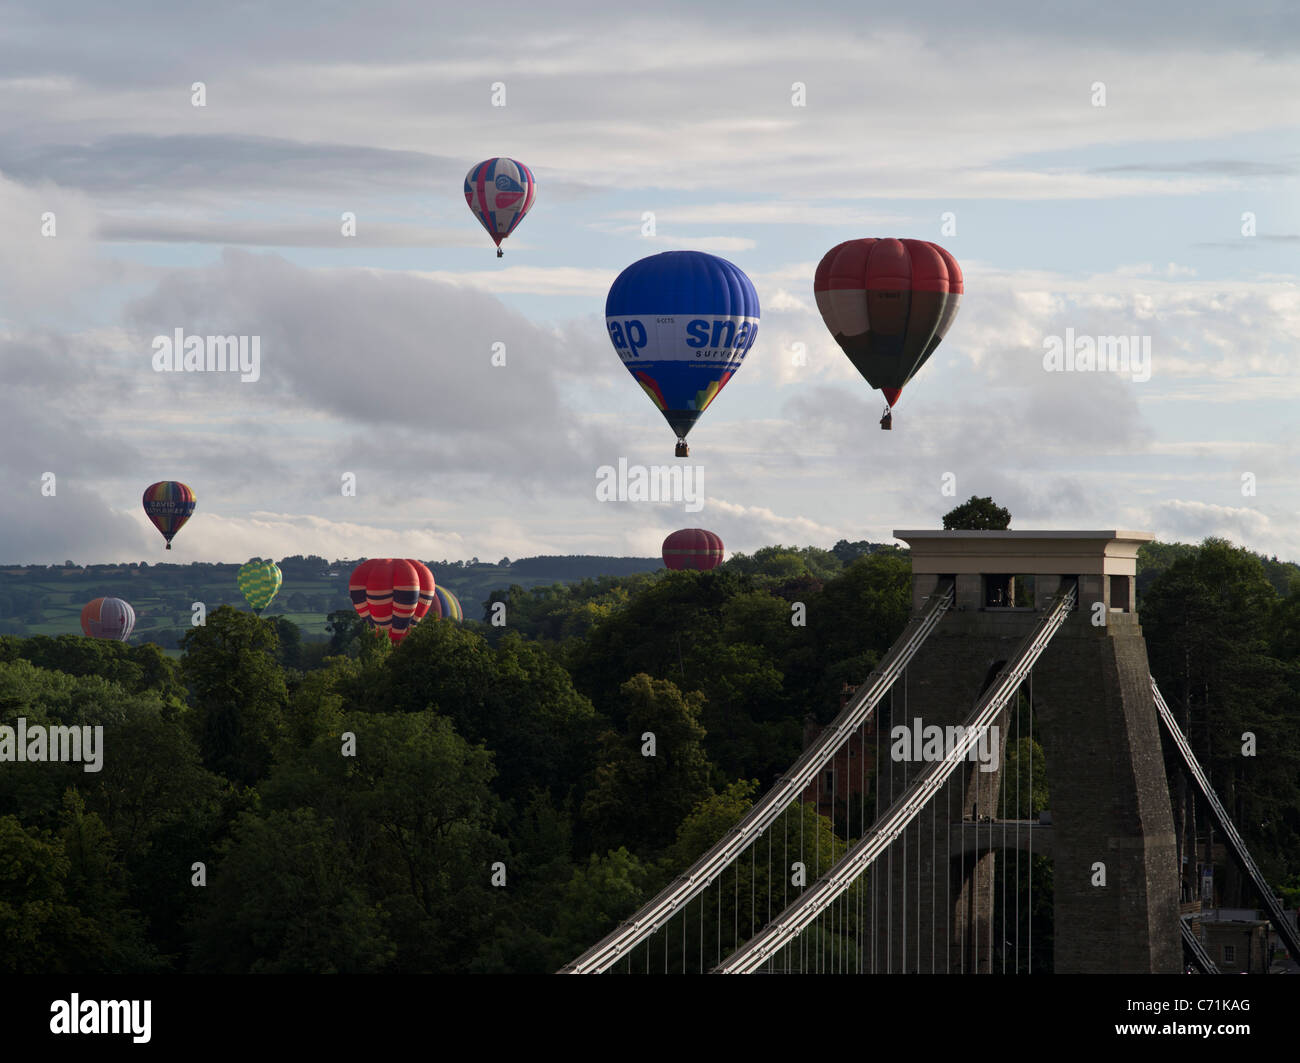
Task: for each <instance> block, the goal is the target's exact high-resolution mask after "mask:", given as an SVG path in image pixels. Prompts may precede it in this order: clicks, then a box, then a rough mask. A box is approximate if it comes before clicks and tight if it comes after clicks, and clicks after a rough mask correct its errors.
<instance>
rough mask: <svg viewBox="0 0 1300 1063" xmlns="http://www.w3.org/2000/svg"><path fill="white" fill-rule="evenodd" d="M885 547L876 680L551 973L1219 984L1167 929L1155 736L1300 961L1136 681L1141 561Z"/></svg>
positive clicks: (1082, 540)
mask: <svg viewBox="0 0 1300 1063" xmlns="http://www.w3.org/2000/svg"><path fill="white" fill-rule="evenodd" d="M894 534H895V536H896V537H897V538H899V539H902V540H904V541H905V542H907V543H908V544H909V546H910V547H911V554H912V593H913V602H912V604H913V609H912V618H911V620H910V621H909V623H908V624H907V626H906V628H905V629H904V631H903V633H902V635H901V636H900V637H899V638H898V639H897V641H896V642H895V643H894V645H893V646H892V647H891V648H890V650H889V651H888V653H887V654H886V655H885V657H884V658H883V659H882V660H881V661H880V663H879V666H878V667H877V668H876V670H875V671H874V672H873V673H872V674H871V676H870V677H869V678H868V679H867V681H866V682H865V683H863V684H861V685H860V686H859V687H858V688H857V689H856V691H855V692H854V695H853V696H852V698H851V699H850V700H849V701H848V702H847V703H846V704H845V705H844V707H843V709H842V710H841V712H840V713H839V715H838V716H837V717H836V718H835V719H834V720H833V721H832V722H831V723H830V724H829V725H828V726H826V727H825V728H824V729H823V730H822V731H821V733H820V734H819V735H818V736H817V737H816V739H815V740H814V741H812V742H811V744H809V745H808V747H807V748H806V749H805V750H804V752H803V753H802V754H801V755H800V757H799V758H798V760H796V761H795V763H794V764H793V766H792V767H791V768H790V769H789V770H788V771H787V772H786V773H785V774H783V775H782V776H781V777H780V778H779V779H778V780H777V781H776V783H775V785H773V787H772V788H771V790H770V791H769V792H768V793H767V794H766V795H764V796H763V797H762V798H761V799H760V800H759V801H757V802H756V803H755V804H754V805H753V806H752V807H751V808H750V810H749V811H748V812H747V813H746V814H745V815H744V816H743V817H742V818H741V819H740V821H739V822H738V823H736V825H735V826H734V827H732V828H731V829H730V830H729V831H727V832H726V833H725V834H724V835H723V836H722V837H721V838H720V839H719V840H718V841H717V842H716V843H715V844H714V845H713V846H712V847H711V848H709V849H708V851H706V852H705V853H704V854H703V855H702V856H701V857H700V858H699V859H698V860H696V861H695V863H694V864H692V865H691V866H690V867H689V868H688V869H687V870H686V871H685V872H683V873H682V874H681V875H679V876H678V877H677V878H675V879H674V880H673V881H672V882H671V883H669V884H668V886H666V887H665V888H664V889H663V890H662V891H661V892H660V893H658V894H657V895H656V896H655V897H653V898H652V899H651V900H650V901H649V902H648V903H647V904H645V905H644V906H643V907H642V908H641V909H640V911H638V912H636V913H635V914H634V915H633V916H632V917H631V918H629V919H627V920H625V921H623V922H622V923H621V924H620V925H619V926H618V927H616V928H615V929H614V930H613V931H611V932H610V933H609V934H608V935H607V936H606V937H605V938H603V939H602V940H601V941H599V942H597V943H596V944H595V945H593V946H592V947H591V948H590V949H588V950H587V951H586V952H584V953H583V954H582V955H581V956H579V957H578V958H577V959H575V960H574V961H573V962H572V963H570V964H569V965H568V966H566V967H565V968H564V969H563V972H562V973H569V974H596V973H604V972H611V973H613V972H624V973H706V972H713V973H724V974H756V973H794V972H828V973H829V972H843V973H848V972H855V973H952V974H958V973H1008V974H1009V973H1032V972H1033V970H1034V965H1035V963H1038V965H1039V968H1040V970H1041V969H1042V966H1043V959H1042V957H1043V956H1044V955H1045V954H1046V955H1049V956H1050V957H1051V966H1052V969H1054V970H1055V971H1057V972H1062V973H1102V972H1116V973H1118V972H1126V973H1140V972H1149V973H1175V972H1179V971H1182V970H1183V969H1184V963H1185V962H1188V963H1191V964H1192V965H1194V966H1195V967H1196V968H1197V969H1198V970H1201V971H1203V972H1206V973H1211V972H1213V971H1214V970H1215V967H1214V963H1213V960H1212V959H1211V957H1210V956H1209V954H1208V952H1207V951H1206V949H1205V948H1204V946H1203V943H1202V942H1201V940H1200V939H1199V937H1198V936H1197V934H1196V933H1195V932H1194V931H1193V929H1192V927H1191V925H1190V920H1189V919H1188V918H1186V917H1185V916H1184V915H1183V914H1182V913H1180V910H1179V907H1180V889H1181V885H1180V867H1179V853H1178V847H1177V842H1176V838H1175V832H1174V824H1173V815H1172V810H1171V806H1170V798H1169V789H1168V783H1167V779H1166V772H1165V765H1164V755H1163V748H1162V745H1161V733H1162V730H1163V733H1164V735H1165V736H1166V737H1167V738H1168V740H1169V742H1170V745H1171V747H1172V748H1173V750H1174V751H1175V753H1176V756H1177V759H1178V761H1179V763H1180V766H1181V768H1182V770H1184V771H1186V773H1187V774H1188V776H1189V777H1190V779H1191V780H1192V782H1193V783H1194V785H1195V788H1196V790H1197V792H1198V793H1199V795H1200V797H1201V799H1202V800H1203V802H1204V803H1205V805H1206V806H1207V808H1208V809H1209V812H1210V816H1211V817H1212V819H1213V821H1214V823H1215V824H1216V826H1217V828H1218V830H1219V832H1220V834H1221V835H1222V837H1223V838H1224V839H1226V842H1227V845H1228V847H1229V850H1230V851H1231V853H1232V855H1233V857H1234V858H1235V859H1236V861H1237V862H1238V865H1239V866H1240V867H1241V868H1242V870H1243V872H1244V874H1245V876H1246V878H1247V879H1248V880H1249V882H1250V883H1251V884H1252V886H1253V887H1254V889H1255V890H1256V892H1257V893H1258V894H1259V898H1260V902H1261V906H1262V907H1263V909H1264V910H1265V912H1266V914H1267V916H1268V918H1269V920H1270V921H1271V922H1272V924H1273V926H1274V927H1275V928H1276V929H1277V931H1278V933H1279V935H1280V936H1281V938H1282V940H1283V941H1284V943H1285V944H1286V947H1287V948H1288V950H1289V951H1290V952H1291V955H1292V956H1293V957H1300V939H1298V938H1297V934H1296V931H1295V929H1294V927H1293V925H1292V924H1291V923H1290V922H1289V921H1288V919H1287V917H1286V915H1285V913H1284V912H1283V911H1282V908H1281V905H1280V904H1279V902H1278V901H1277V899H1276V898H1275V897H1274V895H1273V891H1272V889H1271V888H1270V887H1269V885H1268V883H1267V882H1266V880H1265V879H1264V876H1263V874H1262V873H1261V872H1260V870H1259V868H1258V866H1257V865H1256V864H1255V862H1254V860H1253V859H1252V858H1251V855H1250V853H1249V852H1248V851H1247V849H1246V846H1245V844H1244V842H1243V841H1242V839H1241V836H1240V834H1239V832H1238V831H1237V830H1236V828H1235V826H1234V825H1233V824H1232V822H1231V820H1230V818H1229V817H1228V815H1227V812H1226V810H1225V809H1224V807H1223V805H1222V803H1221V802H1220V801H1219V799H1218V797H1217V796H1216V795H1215V793H1214V790H1213V788H1212V787H1211V785H1210V781H1209V778H1208V776H1207V775H1206V774H1205V772H1204V771H1203V770H1202V769H1201V767H1200V765H1199V764H1198V763H1197V761H1196V758H1195V756H1194V755H1193V753H1192V750H1191V747H1190V746H1189V745H1188V743H1187V740H1186V738H1185V737H1184V736H1183V734H1182V732H1181V730H1180V729H1179V727H1178V725H1177V722H1176V720H1175V719H1174V716H1173V714H1172V713H1171V712H1170V710H1169V708H1168V706H1167V705H1166V704H1165V702H1164V699H1163V698H1162V697H1161V695H1160V691H1159V690H1158V689H1157V687H1156V684H1155V680H1154V679H1153V678H1152V677H1151V675H1150V670H1149V667H1148V664H1147V655H1146V646H1145V643H1144V642H1143V639H1142V632H1141V628H1140V627H1139V625H1138V618H1137V614H1136V591H1135V586H1134V582H1135V577H1136V571H1137V569H1136V564H1137V551H1138V548H1139V547H1140V546H1141V545H1142V543H1144V542H1147V541H1150V540H1151V539H1152V538H1153V537H1152V536H1151V535H1149V534H1147V533H1144V532H1128V531H1038V532H1010V531H1005V532H962V531H944V532H939V531H896V532H895V533H894ZM1040 747H1041V749H1042V754H1041V758H1040V762H1039V764H1038V765H1037V766H1035V765H1034V763H1033V758H1034V751H1035V749H1038V748H1040ZM1009 753H1010V759H1011V763H1012V764H1013V766H1014V770H1013V772H1011V773H1010V774H1008V773H1007V772H1006V771H1005V769H1006V767H1007V764H1008V754H1009ZM1044 774H1045V776H1046V782H1047V787H1048V792H1050V795H1051V796H1050V802H1051V810H1050V813H1049V812H1047V811H1046V810H1041V811H1040V813H1039V815H1038V816H1036V817H1035V816H1034V815H1033V811H1034V810H1033V799H1034V793H1035V792H1036V791H1035V779H1037V778H1041V777H1042V776H1043V775H1044ZM1004 776H1005V778H1004ZM1043 858H1047V860H1048V861H1050V863H1048V862H1047V861H1045V860H1044V859H1043ZM1049 869H1050V870H1049ZM1049 881H1050V892H1051V899H1050V908H1051V917H1050V919H1048V920H1046V923H1045V922H1044V919H1043V918H1042V913H1041V912H1040V911H1039V909H1041V908H1043V907H1044V905H1043V899H1044V898H1043V894H1044V892H1045V890H1046V888H1047V884H1048V883H1049ZM1036 889H1037V890H1038V894H1039V896H1038V898H1037V904H1036V902H1035V896H1034V891H1035V890H1036ZM1045 925H1046V926H1047V927H1048V928H1049V930H1050V934H1051V941H1050V943H1046V944H1045V943H1044V941H1043V940H1042V937H1043V933H1044V929H1043V928H1044V926H1045ZM1036 928H1037V932H1038V933H1039V937H1040V940H1039V942H1038V943H1037V945H1035V942H1034V934H1035V930H1036Z"/></svg>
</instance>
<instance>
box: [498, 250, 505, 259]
mask: <svg viewBox="0 0 1300 1063" xmlns="http://www.w3.org/2000/svg"><path fill="white" fill-rule="evenodd" d="M505 257H506V253H505V252H504V251H502V250H501V248H499V247H498V248H497V258H505Z"/></svg>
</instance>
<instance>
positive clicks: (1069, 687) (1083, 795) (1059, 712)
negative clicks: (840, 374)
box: [869, 531, 1182, 973]
mask: <svg viewBox="0 0 1300 1063" xmlns="http://www.w3.org/2000/svg"><path fill="white" fill-rule="evenodd" d="M895 535H896V536H897V537H898V538H900V539H904V540H906V541H907V542H909V544H910V545H911V547H912V566H913V593H914V601H915V602H916V603H917V604H918V606H919V603H920V601H921V599H922V598H923V597H924V595H926V594H929V593H932V591H933V589H934V585H935V584H936V583H937V581H938V580H939V579H940V578H941V577H943V576H948V577H954V576H955V584H956V605H955V608H954V609H953V610H952V611H951V612H950V613H949V614H948V615H947V616H945V617H944V619H943V620H942V622H941V623H940V625H939V627H938V628H937V629H936V630H935V632H934V633H933V634H932V635H931V636H930V638H929V639H928V640H927V642H926V643H925V645H924V646H922V648H921V650H920V651H919V653H918V654H917V656H916V658H915V659H914V660H913V662H912V665H911V667H910V668H909V669H908V676H907V677H906V681H900V682H899V683H898V684H896V686H895V690H894V696H893V699H892V710H891V712H890V713H889V714H888V715H883V714H882V718H881V728H882V736H883V735H886V734H889V733H890V731H891V730H892V729H893V728H894V727H895V726H897V725H900V724H902V725H905V726H907V727H909V728H914V727H915V721H916V720H920V721H921V723H922V725H923V726H929V725H932V724H937V725H939V726H941V727H947V726H952V725H958V724H961V723H962V721H963V719H964V718H965V717H966V715H967V714H968V713H969V712H970V709H971V707H972V706H973V705H974V704H975V702H976V700H977V699H978V698H979V696H980V695H981V694H982V693H983V691H984V690H985V689H986V688H987V687H988V686H989V685H990V684H991V683H992V681H993V680H994V678H995V677H996V675H997V673H998V671H999V670H1000V669H1001V667H1002V666H1003V665H1004V664H1005V663H1006V662H1007V661H1009V660H1011V659H1012V658H1013V657H1014V655H1015V652H1016V650H1017V648H1018V646H1019V644H1020V642H1021V640H1022V639H1023V638H1024V636H1025V635H1026V634H1027V633H1028V632H1029V631H1030V630H1032V629H1033V627H1034V625H1035V624H1036V623H1037V621H1038V619H1039V614H1038V609H1041V608H1043V607H1044V605H1045V603H1046V601H1047V600H1048V599H1049V598H1050V596H1051V595H1054V594H1056V593H1057V592H1058V591H1059V589H1060V585H1061V583H1062V582H1063V581H1065V580H1069V581H1074V582H1077V585H1078V588H1079V605H1078V608H1077V610H1076V611H1075V613H1074V614H1073V615H1072V616H1071V617H1070V618H1069V619H1068V620H1067V621H1066V623H1065V625H1064V626H1063V627H1062V628H1061V630H1060V631H1059V632H1058V633H1057V634H1056V636H1055V637H1054V638H1053V640H1052V642H1051V643H1050V644H1049V645H1048V646H1047V648H1046V650H1045V651H1044V653H1043V655H1042V657H1041V658H1040V659H1039V662H1038V664H1037V666H1036V667H1035V669H1034V672H1033V676H1032V690H1033V700H1034V704H1033V708H1034V713H1035V720H1036V721H1037V722H1036V724H1035V727H1036V730H1035V737H1036V738H1037V739H1038V740H1039V741H1040V742H1041V743H1042V745H1043V749H1044V754H1045V758H1046V772H1047V783H1048V789H1049V793H1050V795H1051V797H1050V801H1051V808H1052V815H1053V820H1054V824H1055V827H1054V830H1053V833H1054V835H1055V838H1054V844H1053V846H1052V848H1053V856H1054V875H1053V879H1054V900H1055V908H1054V911H1055V915H1054V927H1055V954H1054V968H1055V970H1056V971H1057V972H1060V973H1100V972H1131V973H1138V972H1150V973H1177V972H1178V971H1179V970H1181V967H1182V951H1181V943H1180V937H1179V926H1178V875H1177V863H1176V846H1175V841H1174V828H1173V817H1172V813H1171V809H1170V802H1169V793H1168V789H1167V785H1166V781H1165V774H1164V763H1163V757H1162V753H1161V746H1160V736H1159V731H1158V724H1157V719H1156V714H1155V707H1154V703H1153V700H1152V695H1151V689H1150V679H1149V671H1148V666H1147V655H1146V644H1145V643H1144V641H1143V639H1142V632H1141V628H1140V627H1139V626H1138V622H1137V616H1136V614H1135V612H1134V611H1133V610H1134V605H1135V598H1134V591H1133V577H1134V574H1135V571H1136V566H1135V558H1136V553H1137V548H1138V546H1139V545H1140V543H1141V542H1143V541H1146V540H1149V539H1150V538H1151V537H1150V536H1149V535H1146V534H1144V533H1133V532H907V531H904V532H895ZM1026 576H1030V577H1032V581H1031V580H1028V579H1026V578H1025V577H1026ZM1030 582H1032V584H1033V589H1032V593H1031V592H1030V591H1029V588H1028V584H1029V583H1030ZM1017 583H1019V587H1017ZM1031 602H1032V604H1030V603H1031ZM1017 603H1019V604H1017ZM1028 686H1029V685H1028V684H1026V688H1025V692H1026V693H1028ZM882 708H883V707H882ZM1006 719H1007V714H1006V713H1004V714H1003V719H1002V720H1000V721H999V734H998V739H997V742H996V743H994V745H993V746H992V747H990V748H995V749H996V750H997V754H998V755H997V758H996V770H981V767H982V766H981V765H980V764H978V763H970V764H966V765H963V766H962V768H961V769H959V770H958V771H957V772H955V773H954V774H953V776H952V778H951V779H950V780H949V782H948V783H947V784H945V786H944V788H943V789H942V790H940V791H939V793H938V794H937V795H936V796H935V798H934V799H933V801H932V802H931V806H930V809H929V810H927V811H925V812H922V814H921V815H919V816H918V817H917V819H916V820H915V821H914V822H913V824H912V825H911V826H910V827H909V828H908V830H907V831H906V832H905V834H904V835H903V836H902V837H900V839H899V840H898V841H896V842H895V843H894V845H893V846H891V850H896V851H895V852H892V853H891V856H890V858H889V859H888V860H883V861H881V862H880V863H878V864H877V866H876V867H875V868H874V869H873V871H874V873H873V874H871V881H870V887H869V896H870V897H871V899H872V903H873V907H874V909H875V911H876V913H877V917H876V932H875V941H874V949H873V953H872V957H871V959H872V963H871V968H872V969H873V970H876V971H879V972H882V973H884V972H892V973H900V972H909V973H910V972H913V971H919V972H922V973H928V972H931V971H937V972H943V971H947V970H951V971H954V972H956V971H967V972H971V971H974V972H978V973H987V972H988V971H990V970H992V969H997V968H995V966H994V958H995V956H998V955H1000V953H1001V948H1002V943H1001V942H997V941H993V940H992V933H991V932H992V926H993V905H994V897H993V885H994V871H995V869H996V861H997V859H998V852H997V849H998V848H1000V847H1001V844H1002V842H1003V841H1005V839H1002V840H1001V841H998V839H996V838H995V837H994V834H995V830H994V827H993V825H991V823H990V822H989V821H990V820H991V819H992V818H995V817H996V816H997V815H998V812H999V809H998V808H997V803H996V802H997V797H998V794H999V791H1000V785H1001V779H1002V765H1003V764H1004V763H1005V760H1006V757H1005V753H1006V743H1007V739H1008V737H1012V738H1014V736H1008V735H1007V733H1006V731H1007V729H1006V726H1005V724H1006ZM985 766H987V765H985ZM923 767H924V765H923V764H916V763H909V762H907V761H902V762H899V761H896V760H894V759H893V758H892V757H891V758H889V759H886V757H885V756H884V748H883V742H882V761H881V763H880V764H879V765H878V772H879V774H878V777H877V785H878V786H879V788H880V789H879V793H880V795H881V802H880V804H879V806H878V807H881V808H884V807H886V806H887V805H888V804H890V803H892V800H893V799H894V798H896V797H897V796H898V795H899V794H900V793H901V792H902V790H903V789H904V788H905V786H906V784H907V782H908V781H910V780H912V779H915V777H916V774H917V772H918V771H919V770H920V769H922V768H923ZM891 776H892V778H891ZM949 810H951V815H949ZM963 821H965V828H966V830H970V831H972V832H974V833H975V834H976V836H977V837H978V835H979V834H981V833H983V832H984V830H988V832H989V845H988V847H987V848H981V847H980V846H979V845H978V843H977V844H976V846H975V847H974V849H973V850H972V851H969V852H967V851H965V849H964V848H963V849H962V851H961V852H959V853H958V854H956V855H955V857H954V856H953V854H951V853H950V847H949V844H948V842H947V840H946V839H945V833H955V832H956V828H955V826H954V828H953V830H952V831H947V832H946V831H945V827H947V825H948V824H949V823H962V822H963ZM936 835H937V838H936ZM995 841H996V842H997V844H994V843H995ZM941 884H942V885H941ZM945 885H946V890H945V889H944V887H945ZM918 886H919V887H920V888H919V889H918ZM941 890H943V891H944V892H942V893H941V892H940V891H941Z"/></svg>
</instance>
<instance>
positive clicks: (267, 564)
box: [235, 558, 284, 615]
mask: <svg viewBox="0 0 1300 1063" xmlns="http://www.w3.org/2000/svg"><path fill="white" fill-rule="evenodd" d="M235 582H236V583H237V584H238V585H239V590H240V593H241V594H243V596H244V598H245V600H246V601H247V602H248V604H249V606H251V607H252V610H253V612H255V613H258V614H259V615H260V614H261V612H262V610H263V609H265V608H266V607H267V606H268V605H270V604H271V599H272V598H274V597H275V596H276V594H278V593H279V591H280V584H281V583H283V582H284V577H283V576H282V575H281V574H280V566H279V565H277V564H276V563H275V562H274V561H262V560H259V559H258V558H253V559H252V560H251V561H249V562H248V563H247V564H244V565H242V566H241V567H240V569H239V575H238V576H237V577H236V578H235Z"/></svg>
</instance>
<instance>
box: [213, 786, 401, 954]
mask: <svg viewBox="0 0 1300 1063" xmlns="http://www.w3.org/2000/svg"><path fill="white" fill-rule="evenodd" d="M333 826H334V825H333V824H332V823H331V822H330V821H329V820H328V819H322V818H320V817H319V816H318V815H317V814H316V812H315V811H313V810H312V809H310V808H299V809H294V810H292V811H288V810H276V811H272V812H271V813H270V814H269V815H268V816H267V817H266V818H265V819H263V818H260V817H258V816H256V815H254V814H253V813H251V812H246V813H244V814H243V815H242V816H241V817H240V819H239V821H238V822H237V823H236V824H235V828H234V830H233V832H232V833H231V836H230V838H229V839H228V840H227V841H226V842H223V843H222V844H221V846H220V847H219V848H218V857H219V863H218V864H217V868H216V870H215V872H214V873H213V875H212V877H211V880H210V885H209V886H208V888H207V889H206V890H204V891H203V894H204V898H203V900H204V904H203V908H202V910H201V914H200V915H199V918H198V919H197V921H196V926H195V936H194V937H195V940H194V957H193V960H192V967H191V969H192V970H194V971H197V972H200V973H216V974H363V973H367V972H373V971H379V970H382V969H383V968H384V966H385V965H386V964H387V963H388V961H389V960H391V958H392V957H393V955H394V953H395V951H396V950H395V946H394V945H393V942H392V939H391V938H390V937H389V936H388V934H387V933H386V932H385V927H384V923H385V920H384V913H383V911H382V909H380V908H379V907H378V906H376V905H374V904H373V903H371V902H370V901H369V900H368V898H367V897H366V895H365V890H364V888H363V886H362V884H361V883H360V882H359V881H358V876H357V873H356V867H355V862H354V859H353V856H352V853H351V852H350V851H349V850H348V848H347V847H346V846H344V845H341V844H340V843H339V842H338V840H337V839H336V838H335V836H334V830H333Z"/></svg>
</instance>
